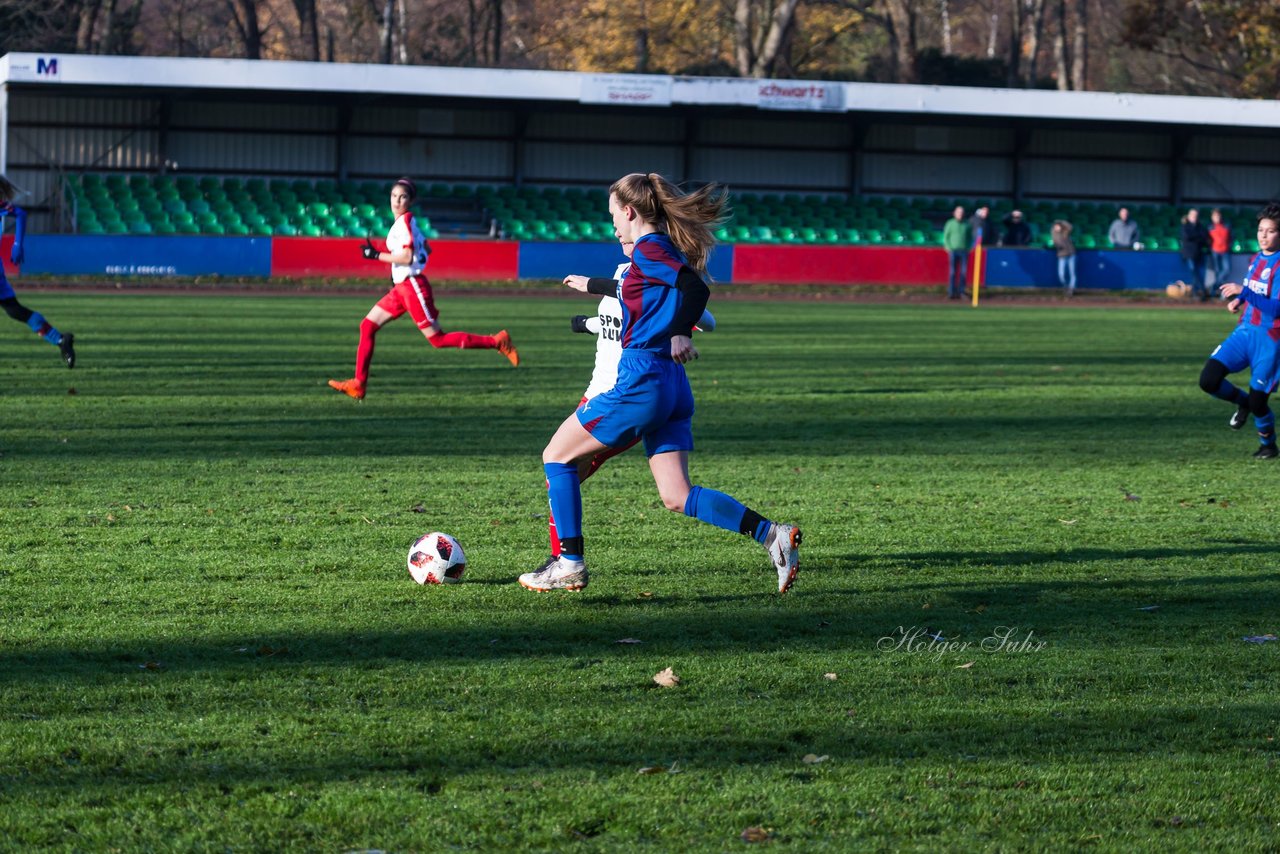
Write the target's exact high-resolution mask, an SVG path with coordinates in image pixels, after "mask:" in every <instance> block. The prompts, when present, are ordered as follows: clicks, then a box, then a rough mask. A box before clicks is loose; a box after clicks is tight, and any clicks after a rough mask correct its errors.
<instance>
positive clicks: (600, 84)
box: [579, 74, 671, 107]
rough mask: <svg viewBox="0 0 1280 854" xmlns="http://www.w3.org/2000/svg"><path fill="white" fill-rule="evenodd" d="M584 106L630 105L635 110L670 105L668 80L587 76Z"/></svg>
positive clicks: (580, 98)
mask: <svg viewBox="0 0 1280 854" xmlns="http://www.w3.org/2000/svg"><path fill="white" fill-rule="evenodd" d="M579 100H580V101H582V103H584V104H629V105H632V106H638V107H669V106H671V78H670V77H658V76H648V77H645V76H639V75H632V74H589V75H586V76H585V77H584V78H583V80H582V94H581V95H580V96H579Z"/></svg>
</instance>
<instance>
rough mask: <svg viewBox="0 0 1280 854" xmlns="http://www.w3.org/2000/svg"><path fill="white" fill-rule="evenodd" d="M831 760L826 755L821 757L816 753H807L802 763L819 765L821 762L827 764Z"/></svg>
mask: <svg viewBox="0 0 1280 854" xmlns="http://www.w3.org/2000/svg"><path fill="white" fill-rule="evenodd" d="M830 758H831V757H830V756H828V755H826V754H825V753H824V754H822V755H821V756H819V755H818V754H816V753H806V754H805V755H804V758H803V759H801V760H800V761H801V762H803V763H804V764H805V765H817V764H819V763H821V762H826V761H827V760H828V759H830Z"/></svg>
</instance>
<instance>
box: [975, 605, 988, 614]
mask: <svg viewBox="0 0 1280 854" xmlns="http://www.w3.org/2000/svg"><path fill="white" fill-rule="evenodd" d="M985 610H987V606H986V605H975V606H974V607H973V613H975V614H981V613H982V612H983V611H985Z"/></svg>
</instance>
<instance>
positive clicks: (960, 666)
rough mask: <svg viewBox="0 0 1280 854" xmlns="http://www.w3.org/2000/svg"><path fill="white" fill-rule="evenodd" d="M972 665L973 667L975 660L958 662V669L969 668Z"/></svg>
mask: <svg viewBox="0 0 1280 854" xmlns="http://www.w3.org/2000/svg"><path fill="white" fill-rule="evenodd" d="M970 667H973V662H972V661H966V662H965V663H964V664H957V665H956V670H968V669H969V668H970Z"/></svg>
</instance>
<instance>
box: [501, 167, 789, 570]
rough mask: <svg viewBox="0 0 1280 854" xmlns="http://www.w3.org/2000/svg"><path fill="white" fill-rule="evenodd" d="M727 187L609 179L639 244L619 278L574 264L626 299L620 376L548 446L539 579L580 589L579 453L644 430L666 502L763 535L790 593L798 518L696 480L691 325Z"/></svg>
mask: <svg viewBox="0 0 1280 854" xmlns="http://www.w3.org/2000/svg"><path fill="white" fill-rule="evenodd" d="M724 207H725V192H724V190H723V189H721V188H720V187H718V186H716V185H714V184H711V185H708V186H706V187H703V188H702V189H700V190H697V191H695V192H692V193H689V194H684V193H681V192H680V190H678V189H677V188H676V187H675V186H673V185H672V184H671V183H670V182H668V181H667V180H666V179H665V178H663V177H662V176H661V175H656V174H653V173H649V174H647V175H643V174H638V173H637V174H632V175H627V176H625V177H623V178H620V179H618V180H617V181H616V182H614V184H613V186H612V187H610V189H609V213H610V214H611V215H612V217H613V226H614V230H615V232H616V233H617V234H618V238H619V239H620V240H622V241H623V242H624V243H625V242H628V241H630V242H632V243H634V244H635V247H634V249H633V252H632V255H631V267H630V269H629V270H628V271H627V274H626V276H625V277H624V278H623V280H622V281H621V282H616V281H614V280H612V279H603V280H602V279H587V278H585V277H583V276H567V277H566V278H565V284H566V285H568V286H569V287H571V288H573V289H574V290H577V291H583V292H589V293H594V294H600V295H602V296H603V295H607V294H610V293H614V294H616V295H617V297H618V300H619V301H620V302H621V303H622V318H623V320H622V357H621V359H620V360H619V362H618V379H617V383H616V384H615V385H614V386H613V388H611V389H609V390H608V391H606V392H603V393H601V394H599V395H597V396H595V397H593V398H591V399H590V400H589V401H587V403H586V405H584V406H583V407H581V408H580V409H579V410H578V411H577V412H575V413H574V414H573V415H571V416H569V417H568V418H567V419H565V421H564V423H563V424H561V425H560V428H559V429H558V430H556V433H555V435H554V436H552V437H551V441H550V442H549V443H548V444H547V447H546V449H545V450H544V451H543V452H542V461H543V468H544V470H545V471H546V474H547V484H548V491H549V493H550V499H551V507H552V512H553V515H554V516H555V519H556V524H557V526H558V527H559V531H558V533H559V539H560V558H559V560H557V561H556V562H555V563H554V564H552V565H550V566H547V567H545V568H543V569H540V570H537V571H535V572H528V573H525V574H524V575H521V576H520V584H522V585H523V586H524V587H527V588H528V589H530V590H581V589H582V588H584V587H586V586H587V580H588V577H587V568H586V564H585V561H584V559H583V536H582V492H581V483H580V481H579V478H578V464H579V463H580V462H581V461H583V460H588V459H590V458H591V457H593V456H594V455H596V454H598V453H600V452H601V451H603V450H605V449H606V448H616V447H622V446H624V445H626V444H627V443H628V442H630V441H632V440H633V439H634V438H636V437H637V436H639V437H641V438H642V439H644V445H645V453H646V454H647V455H648V457H649V470H650V471H651V472H652V473H653V479H654V482H655V483H656V484H657V487H658V494H659V495H660V496H661V497H662V502H663V504H664V505H665V506H666V507H667V509H669V510H672V511H675V512H681V511H683V512H684V513H685V515H687V516H693V517H695V518H698V519H700V520H702V521H704V522H709V523H711V524H713V525H716V526H718V527H721V528H724V529H726V530H729V531H736V532H738V533H741V534H746V535H747V536H750V537H754V538H755V540H756V541H757V542H758V543H760V544H761V545H763V546H764V547H765V549H766V550H767V551H768V554H769V557H770V559H771V560H772V561H773V564H774V568H775V569H776V570H777V573H778V592H779V593H785V592H786V591H787V590H788V589H790V587H791V585H792V582H794V581H795V577H796V572H797V571H798V569H799V558H800V540H801V534H800V529H799V528H798V527H795V526H794V525H782V524H776V523H774V522H771V521H769V520H768V519H765V518H764V517H763V516H761V515H760V514H758V513H756V512H755V511H753V510H751V509H749V508H747V507H745V506H743V505H742V504H740V503H739V502H738V501H737V500H736V499H734V498H732V497H730V496H728V495H725V494H724V493H721V492H716V491H715V490H712V489H707V488H705V487H702V486H694V485H693V484H692V483H691V482H690V480H689V451H690V450H692V448H693V431H692V419H693V393H692V391H691V390H690V389H689V380H688V378H687V377H686V376H685V372H684V364H685V363H686V362H689V361H692V360H693V359H696V358H697V357H698V351H697V350H696V349H695V348H694V346H693V342H692V341H691V340H690V335H691V333H692V331H693V325H694V322H695V321H696V320H697V319H698V317H699V315H701V314H702V310H703V309H704V308H705V307H706V304H707V298H708V296H709V295H710V291H709V290H708V289H707V285H706V283H705V282H703V280H702V278H701V276H700V274H699V272H695V271H705V269H706V263H707V254H708V252H709V251H710V249H711V246H712V245H713V244H714V242H715V238H714V236H713V233H712V228H713V227H714V226H715V225H716V224H717V223H719V222H720V221H721V220H722V218H723V216H722V215H723V212H724Z"/></svg>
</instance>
